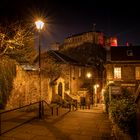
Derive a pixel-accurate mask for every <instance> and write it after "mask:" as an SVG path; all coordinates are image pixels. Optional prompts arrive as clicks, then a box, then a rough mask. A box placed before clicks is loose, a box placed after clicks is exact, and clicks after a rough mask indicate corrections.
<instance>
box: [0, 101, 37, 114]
mask: <svg viewBox="0 0 140 140" xmlns="http://www.w3.org/2000/svg"><path fill="white" fill-rule="evenodd" d="M37 103H39V102H35V103H31V104H29V105H25V106H22V107H17V108H14V109H10V110H6V111H3V112H0V114H4V113H7V112H11V111H15V110H18V109H21V108H25V107H27V106H31V105H34V104H37Z"/></svg>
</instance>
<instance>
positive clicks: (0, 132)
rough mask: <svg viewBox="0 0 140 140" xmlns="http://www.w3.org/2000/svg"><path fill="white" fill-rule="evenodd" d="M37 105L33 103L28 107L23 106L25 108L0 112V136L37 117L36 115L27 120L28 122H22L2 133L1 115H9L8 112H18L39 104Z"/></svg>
mask: <svg viewBox="0 0 140 140" xmlns="http://www.w3.org/2000/svg"><path fill="white" fill-rule="evenodd" d="M39 103H40V102H34V103H31V104H29V105H25V106H22V107H18V108H14V109H11V110H6V111H3V112H0V135H2V134H4V133H6V132H9V131H10V130H13V129H15V128H17V127H19V126H21V125H23V124H25V123H27V122H29V121H31V120H32V119H34V118H36V117H38V115H37V116H34V117H31V118H30V119H28V120H26V121H24V122H21V123H19V124H16V125H15V126H13V127H11V128H9V129H6V130H5V131H3V132H2V115H3V114H6V113H9V112H12V111H16V110H20V109H23V108H26V107H30V106H32V105H35V104H39Z"/></svg>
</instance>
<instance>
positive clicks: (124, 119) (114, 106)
mask: <svg viewBox="0 0 140 140" xmlns="http://www.w3.org/2000/svg"><path fill="white" fill-rule="evenodd" d="M121 93H122V95H121V96H119V97H117V98H114V99H113V100H112V101H111V103H110V113H111V117H112V119H113V121H114V122H115V123H116V124H117V125H118V127H119V128H120V129H122V130H123V131H124V132H126V131H127V132H129V133H130V134H134V133H135V132H136V130H135V128H136V105H135V102H134V96H133V95H132V94H131V93H130V92H129V91H128V90H127V89H122V92H121Z"/></svg>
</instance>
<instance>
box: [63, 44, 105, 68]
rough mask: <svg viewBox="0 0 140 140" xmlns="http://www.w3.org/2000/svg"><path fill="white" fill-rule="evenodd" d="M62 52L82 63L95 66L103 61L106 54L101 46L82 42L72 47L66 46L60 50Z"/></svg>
mask: <svg viewBox="0 0 140 140" xmlns="http://www.w3.org/2000/svg"><path fill="white" fill-rule="evenodd" d="M87 48H88V49H87ZM62 52H64V53H65V54H67V55H69V56H71V57H72V58H74V59H75V60H78V61H79V62H82V63H83V64H94V65H96V66H97V67H99V65H100V63H102V62H103V61H105V54H106V51H105V49H104V48H103V47H102V46H100V45H96V44H92V43H84V44H82V45H79V46H77V47H74V48H72V47H71V48H67V49H64V50H62Z"/></svg>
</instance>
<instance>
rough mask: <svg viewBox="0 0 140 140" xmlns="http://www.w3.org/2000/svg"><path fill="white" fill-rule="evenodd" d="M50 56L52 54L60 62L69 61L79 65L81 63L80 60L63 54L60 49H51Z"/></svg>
mask: <svg viewBox="0 0 140 140" xmlns="http://www.w3.org/2000/svg"><path fill="white" fill-rule="evenodd" d="M47 53H48V54H49V55H50V56H52V57H53V58H54V59H55V60H56V62H59V63H69V64H76V65H79V64H80V63H79V62H78V61H76V60H75V59H73V58H71V57H69V56H67V55H65V54H63V53H60V52H58V51H53V50H50V51H48V52H47Z"/></svg>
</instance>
